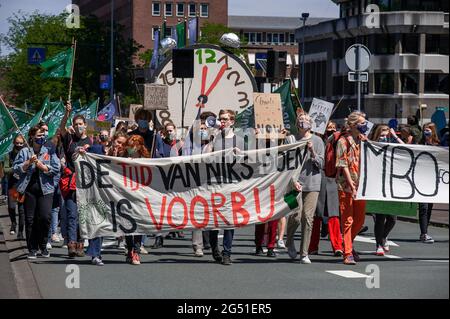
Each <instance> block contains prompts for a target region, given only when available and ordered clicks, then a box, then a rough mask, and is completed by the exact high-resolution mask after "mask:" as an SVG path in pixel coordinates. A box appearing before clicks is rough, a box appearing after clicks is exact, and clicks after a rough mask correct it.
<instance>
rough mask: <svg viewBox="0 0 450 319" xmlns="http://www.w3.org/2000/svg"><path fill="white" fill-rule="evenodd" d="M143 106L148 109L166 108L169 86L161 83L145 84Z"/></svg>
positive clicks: (167, 107) (167, 106) (167, 105)
mask: <svg viewBox="0 0 450 319" xmlns="http://www.w3.org/2000/svg"><path fill="white" fill-rule="evenodd" d="M144 108H145V109H146V110H150V111H154V110H168V109H169V87H168V86H167V85H163V84H145V85H144Z"/></svg>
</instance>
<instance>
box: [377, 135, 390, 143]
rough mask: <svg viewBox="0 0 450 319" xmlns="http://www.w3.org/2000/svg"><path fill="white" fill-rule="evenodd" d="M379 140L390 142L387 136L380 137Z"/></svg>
mask: <svg viewBox="0 0 450 319" xmlns="http://www.w3.org/2000/svg"><path fill="white" fill-rule="evenodd" d="M378 142H380V143H388V142H389V139H388V138H387V136H382V137H380V138H379V139H378Z"/></svg>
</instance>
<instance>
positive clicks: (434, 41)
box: [425, 34, 449, 55]
mask: <svg viewBox="0 0 450 319" xmlns="http://www.w3.org/2000/svg"><path fill="white" fill-rule="evenodd" d="M426 37H427V38H426V48H425V53H428V54H444V55H448V54H449V50H448V40H449V37H448V35H444V34H427V35H426Z"/></svg>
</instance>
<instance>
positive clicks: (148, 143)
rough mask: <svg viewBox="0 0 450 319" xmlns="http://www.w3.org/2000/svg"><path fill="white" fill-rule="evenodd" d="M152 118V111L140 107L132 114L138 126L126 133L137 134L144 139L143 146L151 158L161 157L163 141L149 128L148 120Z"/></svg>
mask: <svg viewBox="0 0 450 319" xmlns="http://www.w3.org/2000/svg"><path fill="white" fill-rule="evenodd" d="M152 119H153V116H152V112H151V111H148V110H144V108H140V109H138V110H137V111H136V113H135V114H134V120H135V121H136V123H137V124H138V128H137V129H135V130H134V131H131V132H130V133H128V135H130V136H132V135H138V136H141V137H142V138H143V139H144V142H145V147H146V148H147V150H148V152H149V153H150V154H151V157H152V158H155V157H163V141H162V139H161V136H160V135H159V134H156V132H155V131H154V130H150V121H151V120H152Z"/></svg>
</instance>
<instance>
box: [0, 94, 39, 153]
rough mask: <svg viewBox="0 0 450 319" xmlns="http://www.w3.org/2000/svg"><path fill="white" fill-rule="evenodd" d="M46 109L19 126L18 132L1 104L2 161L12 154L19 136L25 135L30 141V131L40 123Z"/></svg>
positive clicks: (0, 135)
mask: <svg viewBox="0 0 450 319" xmlns="http://www.w3.org/2000/svg"><path fill="white" fill-rule="evenodd" d="M45 109H46V107H45V106H44V107H43V108H41V110H40V111H39V112H37V113H36V114H35V115H34V116H33V117H32V118H31V119H30V120H29V121H28V122H26V123H23V124H22V125H19V130H18V129H17V127H16V126H15V125H14V122H13V120H12V119H11V116H10V115H9V114H8V109H7V108H6V106H5V105H3V103H1V102H0V159H1V158H3V157H4V156H5V155H6V154H8V153H9V152H11V150H12V147H13V141H14V139H15V137H16V136H17V135H18V134H23V135H24V136H25V139H28V131H29V130H30V128H32V127H33V126H35V125H37V124H38V123H39V121H40V120H41V117H42V115H43V114H44V111H45Z"/></svg>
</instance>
